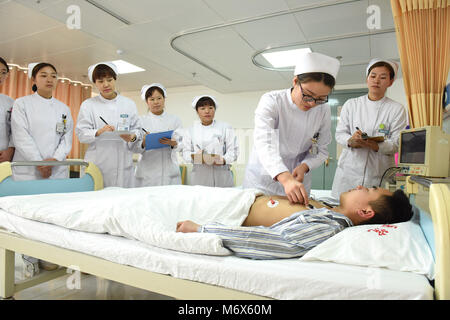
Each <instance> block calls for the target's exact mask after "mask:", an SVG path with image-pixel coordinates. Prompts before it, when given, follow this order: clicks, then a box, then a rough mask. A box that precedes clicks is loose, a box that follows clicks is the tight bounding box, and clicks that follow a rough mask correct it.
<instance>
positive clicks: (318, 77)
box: [297, 72, 336, 89]
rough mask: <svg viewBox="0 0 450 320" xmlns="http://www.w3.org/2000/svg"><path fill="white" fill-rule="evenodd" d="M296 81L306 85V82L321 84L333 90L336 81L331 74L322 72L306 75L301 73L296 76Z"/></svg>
mask: <svg viewBox="0 0 450 320" xmlns="http://www.w3.org/2000/svg"><path fill="white" fill-rule="evenodd" d="M297 80H298V81H299V82H300V83H307V82H311V81H313V82H323V84H325V85H326V86H327V87H330V88H331V89H333V88H334V86H335V85H336V79H334V77H333V76H332V75H331V74H328V73H324V72H308V73H302V74H299V75H297Z"/></svg>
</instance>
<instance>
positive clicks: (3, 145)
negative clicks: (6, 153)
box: [0, 94, 14, 150]
mask: <svg viewBox="0 0 450 320" xmlns="http://www.w3.org/2000/svg"><path fill="white" fill-rule="evenodd" d="M13 104H14V100H13V99H11V98H10V97H8V96H5V95H4V94H0V150H6V149H8V148H10V147H14V144H13V140H12V139H11V111H12V107H13Z"/></svg>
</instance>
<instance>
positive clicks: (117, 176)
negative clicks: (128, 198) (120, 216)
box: [75, 94, 142, 188]
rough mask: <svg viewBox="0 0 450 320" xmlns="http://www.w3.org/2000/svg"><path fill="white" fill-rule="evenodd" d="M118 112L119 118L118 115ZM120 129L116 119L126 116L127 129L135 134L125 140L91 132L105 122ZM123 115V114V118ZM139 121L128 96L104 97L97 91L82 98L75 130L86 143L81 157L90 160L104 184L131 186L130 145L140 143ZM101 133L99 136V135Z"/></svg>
mask: <svg viewBox="0 0 450 320" xmlns="http://www.w3.org/2000/svg"><path fill="white" fill-rule="evenodd" d="M121 116H122V118H121ZM100 117H102V118H103V119H104V120H105V121H106V122H107V123H108V124H109V125H111V126H114V128H115V130H120V129H121V128H119V123H120V121H121V120H123V119H129V120H128V121H127V122H128V126H129V131H132V132H133V133H135V134H136V135H137V139H136V141H135V142H125V141H124V140H123V139H122V138H120V137H117V138H116V139H114V140H108V139H106V138H105V137H107V136H106V135H105V136H103V134H101V135H99V136H97V137H96V136H95V133H96V132H97V130H99V129H101V128H103V127H104V126H105V123H104V122H103V121H102V120H101V119H100ZM123 117H126V118H123ZM140 131H141V124H140V120H139V117H138V114H137V108H136V104H135V103H134V102H133V101H132V100H131V99H129V98H126V97H124V96H121V95H119V94H118V95H117V96H116V98H114V99H112V100H108V99H105V98H103V97H102V96H101V95H98V96H95V97H93V98H90V99H87V100H85V101H83V103H82V104H81V107H80V113H79V114H78V121H77V125H76V128H75V133H76V134H77V136H78V139H79V140H80V142H81V143H87V144H89V147H88V149H87V150H86V154H85V156H84V159H85V161H92V162H93V163H94V164H95V165H96V166H97V167H99V169H100V171H101V172H102V175H103V185H104V187H105V188H106V187H112V186H115V187H124V188H131V187H134V167H133V153H132V149H133V148H134V147H135V144H137V143H141V142H140V141H139V140H140V139H141V137H142V136H141V134H140ZM102 136H103V137H102Z"/></svg>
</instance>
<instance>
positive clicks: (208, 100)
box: [195, 97, 216, 111]
mask: <svg viewBox="0 0 450 320" xmlns="http://www.w3.org/2000/svg"><path fill="white" fill-rule="evenodd" d="M203 106H213V107H214V109H216V104H215V103H214V100H213V99H211V98H210V97H202V98H200V99H199V100H198V101H197V104H196V105H195V110H197V111H198V108H200V107H203Z"/></svg>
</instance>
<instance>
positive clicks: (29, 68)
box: [27, 62, 40, 79]
mask: <svg viewBox="0 0 450 320" xmlns="http://www.w3.org/2000/svg"><path fill="white" fill-rule="evenodd" d="M39 63H40V62H33V63H29V64H28V71H27V73H28V78H29V79H31V76H32V73H33V69H34V67H36V66H37V65H38V64H39Z"/></svg>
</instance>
